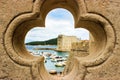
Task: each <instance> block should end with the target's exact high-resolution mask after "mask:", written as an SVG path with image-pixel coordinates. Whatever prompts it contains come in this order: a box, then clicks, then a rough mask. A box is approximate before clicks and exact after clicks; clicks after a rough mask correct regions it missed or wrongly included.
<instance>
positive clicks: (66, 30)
mask: <svg viewBox="0 0 120 80" xmlns="http://www.w3.org/2000/svg"><path fill="white" fill-rule="evenodd" d="M45 22H46V24H45V27H36V28H33V29H31V30H30V31H29V32H28V33H27V35H26V38H25V43H26V42H31V41H44V40H48V39H51V38H56V37H58V35H59V34H64V35H73V36H77V37H78V38H81V39H89V31H87V30H85V29H83V28H81V29H80V28H78V29H74V18H73V16H72V14H71V13H70V12H68V11H67V10H65V9H55V10H52V11H51V12H49V14H48V15H47V17H46V21H45Z"/></svg>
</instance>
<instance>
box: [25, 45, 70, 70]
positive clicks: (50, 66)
mask: <svg viewBox="0 0 120 80" xmlns="http://www.w3.org/2000/svg"><path fill="white" fill-rule="evenodd" d="M26 48H27V50H28V51H30V52H33V53H35V54H34V55H37V56H40V54H41V53H42V52H47V53H51V54H54V55H57V56H62V57H64V58H66V56H68V52H58V51H54V50H35V48H57V46H56V45H44V46H43V45H36V46H31V45H26ZM54 64H55V62H51V60H50V59H49V58H48V59H46V63H45V67H46V70H47V71H48V72H49V71H50V70H56V71H57V72H62V71H63V69H64V67H56V66H55V65H54Z"/></svg>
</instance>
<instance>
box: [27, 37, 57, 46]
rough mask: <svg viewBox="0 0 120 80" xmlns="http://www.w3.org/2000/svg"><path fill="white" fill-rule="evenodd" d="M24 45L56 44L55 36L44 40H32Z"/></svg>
mask: <svg viewBox="0 0 120 80" xmlns="http://www.w3.org/2000/svg"><path fill="white" fill-rule="evenodd" d="M26 45H57V38H54V39H50V40H46V41H33V42H28V43H26Z"/></svg>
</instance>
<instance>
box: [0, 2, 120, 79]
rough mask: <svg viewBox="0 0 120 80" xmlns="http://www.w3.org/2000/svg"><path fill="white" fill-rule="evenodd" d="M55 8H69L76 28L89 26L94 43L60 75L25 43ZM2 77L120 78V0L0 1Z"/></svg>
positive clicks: (0, 60) (0, 71)
mask: <svg viewBox="0 0 120 80" xmlns="http://www.w3.org/2000/svg"><path fill="white" fill-rule="evenodd" d="M55 8H64V9H67V10H69V11H70V12H71V13H72V14H73V17H74V20H75V26H74V27H75V28H80V27H82V28H85V29H87V30H88V31H89V32H90V33H91V35H92V36H93V40H92V41H90V42H92V43H94V44H91V45H90V47H91V49H92V50H91V49H90V50H89V51H90V54H89V55H88V56H84V57H79V56H75V57H73V58H72V61H71V63H72V64H73V67H72V68H71V69H69V67H68V69H67V70H66V74H65V75H63V76H60V77H57V78H56V76H51V75H50V74H49V73H48V72H47V70H46V69H45V67H44V58H43V57H38V56H33V55H31V54H30V53H29V52H28V51H27V50H26V48H25V45H24V39H25V36H26V34H27V32H28V31H29V30H30V29H32V28H33V27H36V26H45V18H46V16H47V14H48V13H49V12H50V11H51V10H52V9H55ZM41 34H42V33H41ZM69 70H71V71H69ZM0 80H120V0H0Z"/></svg>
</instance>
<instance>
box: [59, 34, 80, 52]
mask: <svg viewBox="0 0 120 80" xmlns="http://www.w3.org/2000/svg"><path fill="white" fill-rule="evenodd" d="M78 41H79V39H78V38H77V37H76V36H65V35H59V36H58V40H57V46H58V47H57V50H58V51H70V50H71V48H72V43H73V42H78Z"/></svg>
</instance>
